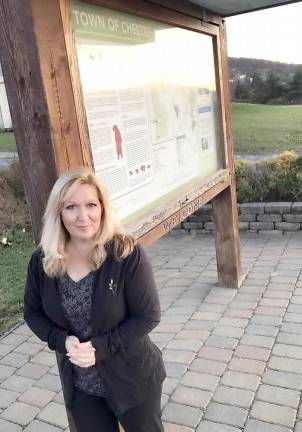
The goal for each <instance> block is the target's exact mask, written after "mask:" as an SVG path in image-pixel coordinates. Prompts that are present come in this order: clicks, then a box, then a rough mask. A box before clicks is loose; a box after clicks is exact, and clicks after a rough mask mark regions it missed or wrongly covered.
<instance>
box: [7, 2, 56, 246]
mask: <svg viewBox="0 0 302 432" xmlns="http://www.w3.org/2000/svg"><path fill="white" fill-rule="evenodd" d="M30 6H31V5H30V0H22V1H20V0H0V59H1V64H2V68H3V75H4V80H5V85H6V90H7V95H8V102H9V106H10V112H11V117H12V122H13V127H14V131H15V136H16V143H17V149H18V155H19V159H20V165H21V174H22V178H23V183H24V187H25V193H26V197H27V201H28V203H29V209H30V215H31V220H32V227H33V230H34V235H35V239H36V241H38V239H39V235H40V229H41V217H42V214H43V211H44V206H45V203H46V200H47V197H48V193H49V190H50V189H51V187H52V184H53V182H54V180H55V178H56V176H57V168H56V161H55V154H54V151H53V144H52V137H51V132H50V119H49V112H48V107H47V101H46V97H45V92H44V87H43V81H42V76H41V69H40V64H39V61H40V60H39V56H38V50H37V45H36V39H35V34H34V32H33V22H32V16H31V7H30Z"/></svg>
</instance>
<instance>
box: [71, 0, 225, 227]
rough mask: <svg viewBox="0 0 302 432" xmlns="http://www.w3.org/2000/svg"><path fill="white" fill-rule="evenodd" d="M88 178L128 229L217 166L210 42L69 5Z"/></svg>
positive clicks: (115, 14) (148, 22) (156, 24)
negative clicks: (95, 180)
mask: <svg viewBox="0 0 302 432" xmlns="http://www.w3.org/2000/svg"><path fill="white" fill-rule="evenodd" d="M72 22H73V29H74V34H75V41H76V48H77V56H78V64H79V69H80V77H81V83H82V90H83V95H84V103H85V108H86V116H87V122H88V130H89V136H90V143H91V150H92V156H93V162H94V168H95V172H96V174H97V175H98V176H99V177H100V178H101V179H102V180H103V182H104V183H105V184H106V186H107V188H108V189H109V192H110V196H111V202H112V205H113V207H114V209H115V212H116V213H117V215H118V216H119V218H120V219H122V221H123V222H125V223H128V222H133V221H135V220H136V219H138V218H141V217H142V216H143V215H144V214H146V213H148V212H150V211H152V210H153V209H155V208H157V207H158V206H160V205H161V204H163V203H165V202H167V201H169V200H172V199H175V197H177V196H180V195H181V194H183V193H185V192H186V191H187V190H188V189H189V188H190V187H194V186H195V185H199V184H202V182H203V181H206V179H207V178H209V176H211V175H212V174H214V173H215V172H216V171H217V170H218V169H220V168H221V166H220V161H219V157H218V154H219V145H220V144H219V137H218V133H217V129H218V128H217V117H218V115H217V94H216V84H215V69H214V54H213V46H212V38H211V36H208V35H205V34H201V33H198V32H194V31H189V30H184V29H181V28H178V27H172V26H169V25H165V24H161V23H159V22H156V21H152V20H149V19H144V18H140V17H136V16H132V15H128V14H126V13H122V12H118V11H113V10H111V9H107V8H103V7H100V6H92V5H89V4H87V3H84V2H81V1H78V0H74V1H73V2H72Z"/></svg>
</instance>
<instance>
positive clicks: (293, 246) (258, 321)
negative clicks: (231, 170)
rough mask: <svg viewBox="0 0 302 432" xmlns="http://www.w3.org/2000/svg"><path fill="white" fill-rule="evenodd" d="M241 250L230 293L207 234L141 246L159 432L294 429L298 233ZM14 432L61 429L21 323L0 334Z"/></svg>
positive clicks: (3, 396) (2, 388)
mask: <svg viewBox="0 0 302 432" xmlns="http://www.w3.org/2000/svg"><path fill="white" fill-rule="evenodd" d="M241 253H242V264H243V271H244V272H246V273H247V277H246V279H245V281H244V283H243V285H242V287H241V288H240V289H239V290H238V291H237V290H234V289H224V288H220V287H218V286H217V273H216V261H215V248H214V242H213V238H212V237H211V236H208V235H198V236H193V235H189V234H186V233H178V232H175V233H172V234H171V235H169V236H167V237H165V238H164V239H162V240H161V241H159V242H158V243H157V244H156V245H154V246H153V247H152V248H150V249H149V256H150V257H151V260H152V264H153V267H154V272H155V276H156V280H157V283H158V289H159V293H160V298H161V304H162V310H163V317H162V321H161V323H160V325H159V326H158V327H157V328H156V329H155V331H154V332H153V333H152V339H153V340H154V341H155V342H156V343H157V344H158V345H159V346H160V347H161V348H162V349H163V356H164V360H165V362H166V368H167V375H168V377H167V379H166V381H165V383H164V389H163V398H162V406H163V419H164V422H165V430H166V432H193V431H197V432H239V431H245V432H290V431H294V432H302V405H301V404H300V392H301V388H302V275H301V268H302V261H301V256H302V236H300V235H299V234H298V235H297V234H294V235H284V236H282V235H278V234H277V235H276V234H275V235H273V236H269V235H260V234H245V235H242V237H241ZM300 419H301V420H300ZM22 430H24V431H26V432H60V431H62V430H63V431H66V430H68V422H67V418H66V414H65V408H64V405H63V400H62V393H61V386H60V381H59V377H58V371H57V367H56V362H55V356H54V354H53V353H52V352H51V351H49V350H48V348H47V347H46V346H45V344H43V343H41V342H40V341H39V340H38V339H37V338H36V337H35V336H33V335H32V333H31V331H30V330H29V329H28V328H27V326H26V325H21V326H19V327H18V328H15V329H14V330H13V331H12V332H11V333H10V334H8V335H6V336H4V337H2V338H1V340H0V432H19V431H22Z"/></svg>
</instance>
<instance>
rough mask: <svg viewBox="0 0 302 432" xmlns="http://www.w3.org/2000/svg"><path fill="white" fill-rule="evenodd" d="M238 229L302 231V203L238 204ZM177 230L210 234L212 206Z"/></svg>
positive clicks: (284, 232) (182, 224)
mask: <svg viewBox="0 0 302 432" xmlns="http://www.w3.org/2000/svg"><path fill="white" fill-rule="evenodd" d="M238 214H239V228H240V230H242V231H249V232H262V233H263V232H269V233H272V232H276V233H280V232H282V233H283V234H286V233H287V232H293V231H299V230H302V202H268V203H246V204H238ZM177 228H178V229H185V230H189V231H190V230H202V231H203V232H212V231H213V229H214V222H213V217H212V206H211V204H207V205H206V206H204V207H202V208H201V209H200V210H198V211H197V212H196V213H194V214H193V215H191V216H189V217H188V218H187V219H186V220H185V221H184V222H182V223H181V224H180V225H179V226H178V227H177Z"/></svg>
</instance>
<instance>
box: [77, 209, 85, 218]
mask: <svg viewBox="0 0 302 432" xmlns="http://www.w3.org/2000/svg"><path fill="white" fill-rule="evenodd" d="M78 219H79V220H85V219H87V210H86V208H85V207H80V208H79V212H78Z"/></svg>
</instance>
